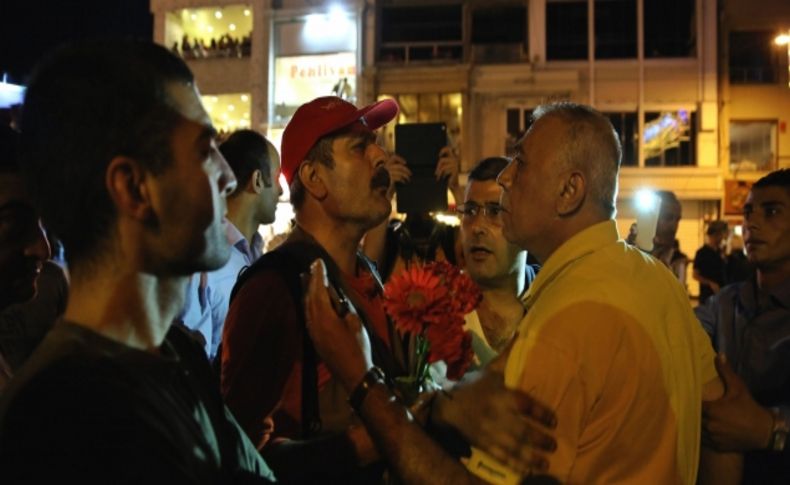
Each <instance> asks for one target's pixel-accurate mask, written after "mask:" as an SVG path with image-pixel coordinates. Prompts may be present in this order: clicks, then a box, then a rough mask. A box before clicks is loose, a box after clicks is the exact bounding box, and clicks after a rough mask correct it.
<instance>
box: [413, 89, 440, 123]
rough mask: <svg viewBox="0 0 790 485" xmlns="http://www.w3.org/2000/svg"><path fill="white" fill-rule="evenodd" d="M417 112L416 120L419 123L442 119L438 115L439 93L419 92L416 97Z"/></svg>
mask: <svg viewBox="0 0 790 485" xmlns="http://www.w3.org/2000/svg"><path fill="white" fill-rule="evenodd" d="M418 103H419V104H418V105H419V114H418V116H417V120H418V121H419V122H420V123H431V122H436V121H442V120H441V116H440V115H439V112H440V111H439V95H438V94H420V95H419V98H418Z"/></svg>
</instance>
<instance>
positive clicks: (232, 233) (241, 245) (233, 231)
mask: <svg viewBox="0 0 790 485" xmlns="http://www.w3.org/2000/svg"><path fill="white" fill-rule="evenodd" d="M225 236H226V237H227V239H228V243H230V245H231V246H233V247H235V248H236V249H237V250H239V251H240V252H241V253H242V254H243V255H244V256H245V257H247V258H248V259H249V261H248V264H252V263H253V262H254V261H255V260H256V259H258V257H259V256H260V255H261V253H262V248H263V238H262V237H261V235H260V234H259V233H258V232H255V234H254V235H253V236H252V247H250V244H249V243H248V242H247V239H246V238H245V237H244V234H242V233H241V231H239V228H237V227H236V226H235V225H234V224H233V223H232V222H230V221H228V224H227V226H226V227H225Z"/></svg>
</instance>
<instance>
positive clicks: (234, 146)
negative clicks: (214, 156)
mask: <svg viewBox="0 0 790 485" xmlns="http://www.w3.org/2000/svg"><path fill="white" fill-rule="evenodd" d="M219 151H220V152H221V153H222V156H223V157H225V160H227V162H228V165H230V168H231V170H233V174H234V175H235V176H236V180H237V181H238V185H237V186H236V192H234V194H233V195H235V194H238V193H241V192H242V191H244V187H246V186H247V183H248V182H249V181H250V178H251V177H252V174H253V173H254V172H255V171H256V170H260V171H261V175H263V180H264V183H265V184H266V186H267V187H270V186H271V185H272V184H273V183H277V181H276V180H272V179H271V171H272V160H271V157H270V155H269V142H268V141H267V140H266V138H265V137H264V136H263V135H261V134H260V133H258V132H256V131H252V130H238V131H235V132H234V133H233V134H231V135H230V136H229V137H228V139H227V140H225V141H224V142H223V143H222V145H220V147H219Z"/></svg>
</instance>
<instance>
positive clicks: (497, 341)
mask: <svg viewBox="0 0 790 485" xmlns="http://www.w3.org/2000/svg"><path fill="white" fill-rule="evenodd" d="M507 164H508V159H507V158H503V157H491V158H486V159H484V160H481V161H480V162H479V163H478V164H477V165H476V166H475V167H474V168H473V169H472V171H471V172H469V183H468V184H467V186H466V191H465V193H464V203H463V205H461V206H459V207H458V209H457V211H458V213H459V215H460V216H461V245H462V247H463V252H464V260H465V261H466V271H467V272H468V273H469V276H470V277H471V278H472V279H473V280H474V281H475V283H477V284H478V286H480V289H481V290H482V293H483V299H482V301H481V302H480V305H478V307H477V309H476V310H475V311H473V312H472V313H470V314H469V315H467V317H466V327H467V328H468V329H469V330H470V331H471V332H472V348H473V349H474V352H475V366H483V365H486V364H487V363H488V362H489V361H491V360H492V359H493V358H494V357H496V356H497V355H498V354H499V353H500V352H502V351H503V350H504V349H505V348H506V347H507V345H508V344H509V343H510V341H511V340H512V339H513V336H514V335H515V332H516V328H518V323H519V322H520V321H521V318H522V317H523V316H524V306H523V305H522V303H521V300H520V299H519V297H520V296H521V294H522V293H524V291H525V290H526V289H527V288H528V287H529V285H530V283H532V280H533V279H534V278H535V274H536V268H535V267H533V266H531V265H528V264H527V252H526V251H524V250H522V249H521V248H519V247H518V246H516V245H515V244H513V243H510V242H508V241H507V239H505V236H504V235H503V234H502V215H501V213H502V206H501V205H499V198H500V196H501V193H502V188H501V187H500V186H499V185H497V183H496V177H497V175H499V173H500V172H501V171H502V170H504V168H505V167H506V166H507Z"/></svg>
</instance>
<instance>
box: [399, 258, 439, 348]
mask: <svg viewBox="0 0 790 485" xmlns="http://www.w3.org/2000/svg"><path fill="white" fill-rule="evenodd" d="M441 283H442V281H441V279H440V278H439V276H437V275H436V274H435V273H434V272H433V271H431V269H430V268H428V267H426V266H418V265H415V266H412V267H410V268H409V269H408V270H404V271H402V272H401V273H400V274H398V275H395V276H393V277H392V278H391V279H390V281H389V282H388V283H387V284H386V285H385V286H384V309H385V310H386V312H387V314H389V316H390V317H391V318H392V320H393V321H394V322H395V327H396V328H397V329H398V330H399V331H400V332H403V333H405V332H413V333H415V334H419V333H421V332H422V330H423V324H424V323H426V320H432V319H435V315H436V313H437V310H438V308H435V307H438V306H440V302H441V301H442V299H445V297H446V295H447V288H446V287H445V286H442V284H441ZM432 317H433V318H432Z"/></svg>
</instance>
